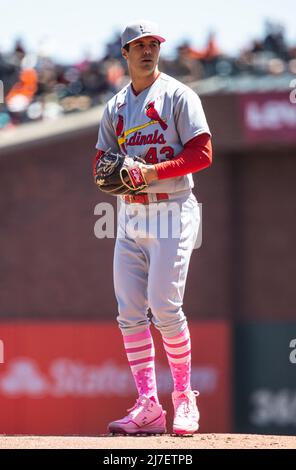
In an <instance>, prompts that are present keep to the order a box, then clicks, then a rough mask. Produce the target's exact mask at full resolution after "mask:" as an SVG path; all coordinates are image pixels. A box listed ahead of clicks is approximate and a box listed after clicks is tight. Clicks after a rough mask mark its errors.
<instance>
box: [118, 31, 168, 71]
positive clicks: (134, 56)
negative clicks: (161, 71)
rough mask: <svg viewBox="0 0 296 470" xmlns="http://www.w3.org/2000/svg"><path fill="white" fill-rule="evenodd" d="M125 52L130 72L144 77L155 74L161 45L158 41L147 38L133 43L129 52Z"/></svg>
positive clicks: (150, 37)
mask: <svg viewBox="0 0 296 470" xmlns="http://www.w3.org/2000/svg"><path fill="white" fill-rule="evenodd" d="M124 52H125V54H124V57H125V58H126V60H127V62H128V66H129V68H130V70H131V71H132V72H136V73H137V74H141V75H143V76H144V75H149V74H151V73H153V72H154V70H155V68H156V67H157V64H158V60H159V52H160V45H159V42H158V41H157V39H155V38H153V37H152V36H147V37H145V38H141V39H137V40H136V41H133V42H131V43H130V45H129V51H128V52H127V51H124Z"/></svg>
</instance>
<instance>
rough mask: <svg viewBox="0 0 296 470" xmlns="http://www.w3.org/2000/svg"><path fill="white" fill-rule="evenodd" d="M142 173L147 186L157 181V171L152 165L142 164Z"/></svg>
mask: <svg viewBox="0 0 296 470" xmlns="http://www.w3.org/2000/svg"><path fill="white" fill-rule="evenodd" d="M141 169H142V173H143V175H144V178H145V180H146V181H147V184H148V185H149V184H150V183H152V181H156V180H157V179H158V176H157V171H156V169H155V166H154V165H144V164H142V167H141Z"/></svg>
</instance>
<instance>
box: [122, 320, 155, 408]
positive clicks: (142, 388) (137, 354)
mask: <svg viewBox="0 0 296 470" xmlns="http://www.w3.org/2000/svg"><path fill="white" fill-rule="evenodd" d="M123 341H124V347H125V351H126V354H127V359H128V362H129V365H130V368H131V371H132V374H133V376H134V380H135V383H136V387H137V390H138V394H139V396H140V395H146V396H148V397H151V396H153V397H154V398H155V399H156V401H158V398H157V386H156V378H155V361H154V359H155V350H154V343H153V338H152V336H151V333H150V328H146V329H145V330H144V331H141V332H140V333H135V334H132V335H124V336H123Z"/></svg>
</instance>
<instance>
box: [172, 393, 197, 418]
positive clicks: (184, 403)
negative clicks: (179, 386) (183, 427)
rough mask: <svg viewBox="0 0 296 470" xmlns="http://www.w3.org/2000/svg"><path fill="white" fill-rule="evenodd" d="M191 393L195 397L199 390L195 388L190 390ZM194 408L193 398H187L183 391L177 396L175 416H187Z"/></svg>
mask: <svg viewBox="0 0 296 470" xmlns="http://www.w3.org/2000/svg"><path fill="white" fill-rule="evenodd" d="M192 392H193V394H194V395H195V396H196V397H197V396H198V395H199V392H198V391H197V390H192ZM191 408H192V411H193V410H194V402H193V399H191V398H189V396H188V395H186V394H185V393H184V394H183V395H181V396H180V397H178V398H177V400H176V415H177V416H184V415H185V416H186V417H187V416H188V414H189V413H190V412H191Z"/></svg>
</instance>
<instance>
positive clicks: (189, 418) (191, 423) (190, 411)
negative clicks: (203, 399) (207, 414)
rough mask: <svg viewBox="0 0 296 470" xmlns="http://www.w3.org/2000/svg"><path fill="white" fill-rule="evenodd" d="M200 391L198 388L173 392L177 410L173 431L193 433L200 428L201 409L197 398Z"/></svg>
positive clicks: (176, 432)
mask: <svg viewBox="0 0 296 470" xmlns="http://www.w3.org/2000/svg"><path fill="white" fill-rule="evenodd" d="M198 395H199V393H198V392H197V391H196V390H194V391H193V390H187V391H184V392H177V391H175V392H173V393H172V398H173V404H174V410H175V416H174V424H173V433H174V434H193V433H194V432H196V431H197V430H198V428H199V424H198V422H199V411H198V408H197V406H196V398H195V397H197V396H198Z"/></svg>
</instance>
